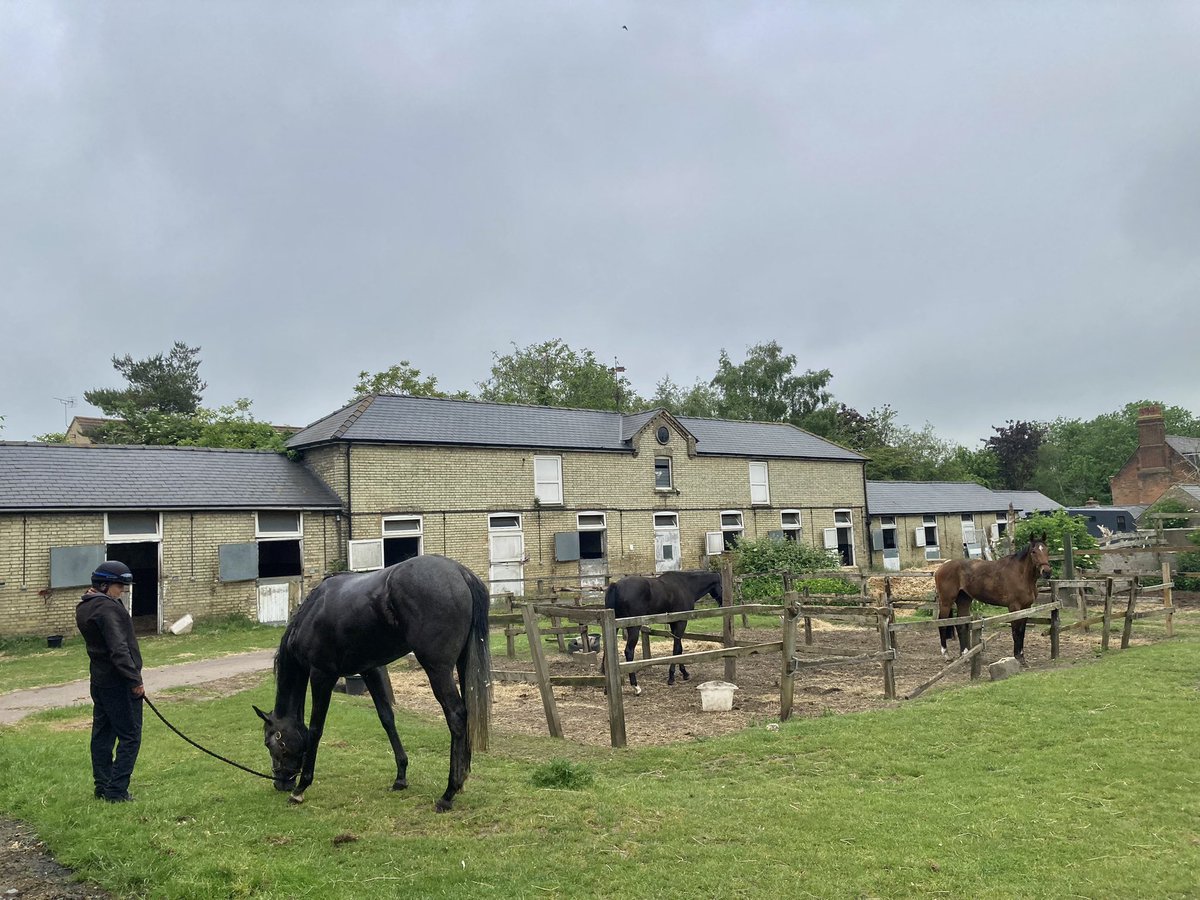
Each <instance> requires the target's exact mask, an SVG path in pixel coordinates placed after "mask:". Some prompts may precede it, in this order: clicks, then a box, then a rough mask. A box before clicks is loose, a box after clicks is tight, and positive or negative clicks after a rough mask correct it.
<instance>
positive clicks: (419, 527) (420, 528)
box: [379, 516, 425, 538]
mask: <svg viewBox="0 0 1200 900" xmlns="http://www.w3.org/2000/svg"><path fill="white" fill-rule="evenodd" d="M402 522H415V523H416V528H406V529H389V528H388V523H393V524H394V523H402ZM379 530H380V533H381V534H382V535H383V536H384V537H385V538H394V537H418V538H419V537H421V536H422V535H424V534H425V520H424V517H423V516H384V517H383V519H382V520H381V521H380V523H379Z"/></svg>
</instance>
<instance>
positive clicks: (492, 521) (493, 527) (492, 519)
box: [488, 512, 522, 532]
mask: <svg viewBox="0 0 1200 900" xmlns="http://www.w3.org/2000/svg"><path fill="white" fill-rule="evenodd" d="M497 519H516V520H517V524H516V525H497V524H496V520H497ZM521 530H522V528H521V514H520V513H514V512H497V513H488V531H489V532H492V531H521Z"/></svg>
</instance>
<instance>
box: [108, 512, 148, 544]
mask: <svg viewBox="0 0 1200 900" xmlns="http://www.w3.org/2000/svg"><path fill="white" fill-rule="evenodd" d="M126 513H129V514H136V515H151V516H154V528H155V530H154V531H152V532H150V531H141V532H128V533H125V532H116V533H114V532H113V531H112V530H111V529H110V527H109V519H108V517H109V516H119V515H123V514H126ZM151 541H153V542H155V543H162V513H153V512H150V511H149V510H144V509H129V510H119V511H116V512H111V513H107V512H106V513H105V514H104V542H105V543H106V544H142V543H148V542H151Z"/></svg>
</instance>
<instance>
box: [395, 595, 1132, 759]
mask: <svg viewBox="0 0 1200 900" xmlns="http://www.w3.org/2000/svg"><path fill="white" fill-rule="evenodd" d="M998 612H999V611H998ZM1048 631H1049V629H1048V628H1047V627H1046V626H1043V625H1030V626H1028V631H1027V632H1026V639H1025V659H1026V662H1027V663H1028V665H1029V668H1030V670H1037V669H1046V668H1050V667H1054V666H1066V665H1074V664H1077V663H1080V662H1083V661H1087V660H1091V659H1094V658H1096V656H1097V653H1098V651H1099V648H1100V632H1099V629H1098V628H1096V627H1093V628H1092V629H1091V630H1090V631H1089V632H1087V633H1083V632H1081V631H1078V630H1075V629H1064V630H1063V631H1062V634H1061V637H1060V654H1059V659H1058V661H1057V662H1055V661H1053V660H1051V659H1050V637H1049V633H1048ZM812 634H813V643H812V644H811V645H810V646H805V645H804V643H803V633H802V632H801V633H800V635H798V642H799V644H800V646H799V648H798V654H799V655H800V656H802V657H809V658H815V657H820V656H824V655H827V652H828V651H830V650H837V651H841V652H843V653H846V652H858V653H868V652H874V651H876V650H878V649H879V636H878V633H877V632H876V631H874V630H868V629H866V628H861V627H856V626H852V625H843V624H838V623H833V622H822V621H820V620H813V623H812ZM737 636H738V640H739V642H740V643H747V644H748V643H755V642H760V641H772V640H778V639H779V637H780V632H779V631H778V630H768V629H742V628H739V629H738V632H737ZM1148 640H1149V638H1147V637H1145V635H1144V633H1143V634H1139V630H1138V629H1137V628H1136V627H1135V629H1134V632H1133V638H1132V643H1133V644H1135V645H1136V644H1141V643H1145V642H1147V641H1148ZM897 643H898V649H899V653H900V655H899V658H898V659H897V660H896V664H895V675H896V687H897V692H898V694H899V695H901V696H903V695H904V694H905V693H907V692H909V691H911V690H912V689H913V688H915V687H917V686H918V685H919V684H921V683H922V682H924V681H926V680H927V679H929V678H931V677H933V676H934V675H935V674H937V672H939V671H940V670H941V669H942V668H943V667H945V665H946V664H947V662H948V661H949V660H947V659H944V658H943V657H942V655H941V651H940V644H939V641H938V636H937V632H936V631H932V630H928V631H926V630H911V631H906V632H903V633H901V634H900V635H899V636H898V641H897ZM1119 645H1120V635H1119V633H1117V634H1113V636H1112V644H1111V646H1113V647H1118V646H1119ZM713 646H714V645H712V644H709V643H707V642H699V641H687V640H685V641H684V650H685V651H692V650H707V649H711V648H712V647H713ZM545 647H546V653H547V659H548V664H549V666H550V668H551V671H552V672H553V673H554V674H587V673H594V672H596V671H597V669H596V668H595V666H593V665H588V664H586V663H580V662H578V661H577V658H576V657H571V656H567V655H564V654H561V653H559V652H558V650H557V645H556V643H555V642H554V641H553V640H552V639H551V640H548V641H547V642H546V644H545ZM956 647H957V640H953V641H952V642H951V648H952V652H953V648H956ZM670 652H671V643H670V641H669V640H655V641H652V642H651V653H652V655H654V656H666V655H669V654H670ZM1011 654H1012V638H1011V636H1010V632H1009V629H1008V628H1007V626H1004V628H1003V630H1002V631H999V632H996V631H993V632H992V633H991V634H990V635H989V636H988V640H987V643H986V646H985V649H984V652H983V662H984V666H985V667H986V665H987V664H988V663H990V662H995V661H996V660H998V659H1002V658H1004V657H1006V656H1010V655H1011ZM638 656H639V658H640V656H641V650H640V648H639V650H638ZM492 665H493V668H495V669H500V670H506V671H529V670H531V669H532V666H531V665H530V663H529V662H528V661H527V660H510V659H507V658H505V657H504V656H502V655H500V656H496V657H494V658H493V660H492ZM781 669H782V660H781V657H780V654H778V653H770V654H765V655H759V656H752V657H748V658H745V659H739V660H738V661H737V674H736V676H735V677H734V679H733V682H734V683H735V684H736V685H737V686H738V690H737V691H736V692H735V694H734V701H733V709H732V710H730V711H728V712H711V711H710V712H705V711H703V710H702V709H701V702H700V692H699V691H698V690H697V689H696V688H697V685H699V684H700V683H702V682H705V681H710V680H719V681H723V680H725V671H724V662H723V661H720V660H717V661H711V662H705V663H701V664H699V665H696V666H692V667H689V671H690V673H691V679H690V681H682V680H679V677H678V675H677V676H676V679H677V680H676V683H675V684H674V685H673V686H668V685H667V684H666V670H665V668H657V667H656V668H653V669H649V670H646V671H644V672H642V673H639V676H638V680H639V683H640V684H641V686H642V693H641V695H640V696H639V695H635V694H634V693H633V691H632V689H631V688H630V687H629V685H628V683H626V684H625V685H624V688H623V695H622V696H623V698H624V704H625V730H626V736H627V738H628V742H629V744H630V745H631V746H645V745H658V744H669V743H674V742H677V741H687V740H693V739H695V738H699V737H713V736H717V735H722V734H728V733H730V732H734V731H740V730H742V729H744V728H748V727H751V726H754V725H758V724H765V723H767V722H770V721H772V720H777V719H778V717H779V699H780V698H779V682H780V674H781ZM391 676H392V684H393V687H394V688H395V694H396V703H397V705H398V706H400V707H401V708H403V709H408V710H411V711H414V712H420V713H423V714H426V715H440V714H441V710H440V707H439V706H438V705H437V702H436V701H435V700H434V698H433V695H432V693H431V692H430V690H429V685H428V682H427V680H426V678H425V674H424V672H423V671H421V669H420V667H419V666H418V665H417V664H416V663H415V662H413V663H411V664H409V663H406V662H400V663H396V664H394V665H393V666H392V667H391ZM984 677H985V678H986V677H987V676H986V669H985V675H984ZM968 681H969V672H968V671H967V670H966V668H965V667H964V669H963V670H962V671H958V672H954V673H952V674H950V675H948V676H947V677H946V678H944V679H943V680H942V681H939V682H938V683H937V684H936V685H934V687H932V688H931V689H930V690H931V691H937V690H945V689H947V688H953V687H956V686H961V685H964V684H966V683H968ZM492 690H493V707H492V725H493V728H494V729H496V730H498V731H500V732H502V733H503V732H508V733H513V734H547V733H548V729H547V726H546V719H545V714H544V712H543V709H542V700H541V694H540V693H539V691H538V687H537V685H536V684H513V683H506V682H499V681H497V682H495V683H493V686H492ZM554 697H555V702H556V705H557V707H558V712H559V716H560V718H561V720H562V725H563V733H564V736H565V738H566V739H567V740H569V741H574V742H577V743H580V744H590V745H596V746H608V745H609V725H608V701H607V698H606V697H605V695H604V691H603V689H601V688H598V687H555V688H554ZM896 702H897V701H888V700H885V699H884V696H883V670H882V666H881V665H880V664H879V663H865V664H850V665H841V666H830V667H828V668H817V669H806V670H801V671H800V672H799V673H798V675H797V678H796V686H795V695H794V700H793V707H792V714H793V716H820V715H825V714H828V713H846V712H859V711H862V710H869V709H886V708H889V707H893V706H895V705H896Z"/></svg>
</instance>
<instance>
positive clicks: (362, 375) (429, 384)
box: [350, 359, 446, 403]
mask: <svg viewBox="0 0 1200 900" xmlns="http://www.w3.org/2000/svg"><path fill="white" fill-rule="evenodd" d="M371 394H408V395H410V396H413V397H445V396H446V394H445V393H444V392H443V391H439V390H438V387H437V378H435V377H434V376H432V375H430V376H429V377H427V378H422V377H421V370H420V369H416V368H413V366H412V365H411V364H410V363H409V361H408V360H407V359H402V360H400V364H399V365H396V366H390V367H389V368H387V369H384V370H383V371H382V372H376V373H374V374H371V373H370V372H367V371H366V370H363V371H362V372H359V373H358V383H357V384H356V385H354V396H353V397H351V398H350V402H351V403H354V402H356V401H358V400H361V399H362V398H363V397H366V396H369V395H371Z"/></svg>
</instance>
